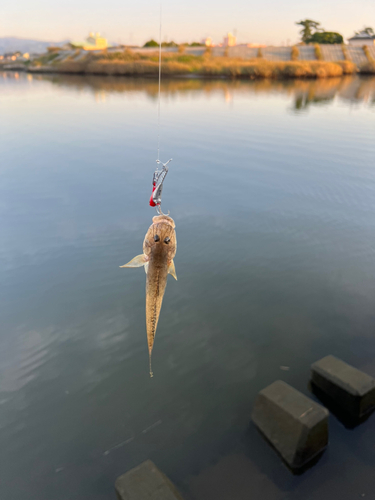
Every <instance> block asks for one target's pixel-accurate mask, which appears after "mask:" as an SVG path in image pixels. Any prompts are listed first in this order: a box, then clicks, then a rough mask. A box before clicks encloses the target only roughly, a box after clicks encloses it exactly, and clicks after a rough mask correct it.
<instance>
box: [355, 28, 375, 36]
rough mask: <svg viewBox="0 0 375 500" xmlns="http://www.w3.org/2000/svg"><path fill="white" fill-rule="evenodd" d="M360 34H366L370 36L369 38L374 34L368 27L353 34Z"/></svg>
mask: <svg viewBox="0 0 375 500" xmlns="http://www.w3.org/2000/svg"><path fill="white" fill-rule="evenodd" d="M361 33H366V35H370V36H374V35H375V32H374V30H373V29H372V28H370V26H367V28H366V27H364V28H362V29H361V30H360V31H356V32H355V34H356V35H360V34H361Z"/></svg>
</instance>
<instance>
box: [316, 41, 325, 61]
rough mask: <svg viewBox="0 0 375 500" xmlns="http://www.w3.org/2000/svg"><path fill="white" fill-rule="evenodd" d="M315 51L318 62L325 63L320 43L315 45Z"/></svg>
mask: <svg viewBox="0 0 375 500" xmlns="http://www.w3.org/2000/svg"><path fill="white" fill-rule="evenodd" d="M314 49H315V57H316V58H317V60H318V61H323V60H324V57H323V53H322V49H321V48H320V45H319V44H318V43H316V44H315V45H314Z"/></svg>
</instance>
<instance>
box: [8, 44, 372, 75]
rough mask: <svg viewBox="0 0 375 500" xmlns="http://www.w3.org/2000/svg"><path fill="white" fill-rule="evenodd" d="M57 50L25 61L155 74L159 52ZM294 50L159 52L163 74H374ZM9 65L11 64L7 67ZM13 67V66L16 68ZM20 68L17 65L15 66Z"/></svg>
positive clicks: (39, 66) (67, 69) (45, 66)
mask: <svg viewBox="0 0 375 500" xmlns="http://www.w3.org/2000/svg"><path fill="white" fill-rule="evenodd" d="M58 56H59V53H58V52H53V51H52V52H48V53H47V54H44V55H43V56H41V57H39V58H37V59H35V60H33V61H32V62H30V63H29V64H26V65H25V70H26V71H28V72H31V73H66V74H88V75H110V76H116V75H118V76H133V77H136V76H142V77H158V73H159V55H158V52H157V51H155V52H151V53H150V52H149V53H147V54H145V53H140V52H135V51H134V52H133V51H131V50H129V49H125V50H123V51H118V52H109V51H106V50H103V51H101V52H100V53H87V54H84V55H83V57H82V52H81V51H79V50H78V51H76V53H73V54H72V55H71V56H70V57H68V58H66V59H64V60H63V61H58V60H56V61H55V59H56V58H58ZM297 57H298V53H297V51H295V53H294V54H293V60H291V61H268V60H265V59H264V58H263V57H262V53H261V52H260V54H258V57H256V58H254V59H241V58H235V57H228V56H223V57H213V56H212V54H211V52H210V50H209V49H207V50H206V53H205V54H204V55H201V56H197V55H190V54H185V53H183V50H181V51H179V52H178V53H164V54H163V55H162V68H161V70H162V75H163V77H201V78H243V79H257V78H272V79H285V78H331V77H340V76H343V75H350V74H355V73H358V72H359V73H363V74H375V62H374V61H370V60H369V61H368V63H367V64H364V65H363V66H361V67H360V68H358V67H357V65H356V64H354V63H353V62H351V61H348V60H343V61H336V62H330V61H323V60H314V61H299V60H296V59H297ZM7 69H12V68H7ZM15 69H16V68H15ZM17 69H19V68H17Z"/></svg>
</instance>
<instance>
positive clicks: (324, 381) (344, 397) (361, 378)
mask: <svg viewBox="0 0 375 500" xmlns="http://www.w3.org/2000/svg"><path fill="white" fill-rule="evenodd" d="M311 381H312V383H313V384H315V385H316V386H317V387H318V388H319V389H320V390H322V391H323V392H324V393H325V394H327V396H329V397H330V398H331V399H332V400H333V401H334V402H335V403H336V404H337V405H339V406H340V407H341V408H342V409H343V410H345V411H346V412H348V413H350V414H351V415H353V416H354V417H358V418H361V417H363V416H365V415H366V414H367V413H368V412H371V410H373V409H374V408H375V380H374V379H373V378H372V377H370V376H369V375H367V374H366V373H363V372H361V371H360V370H357V369H356V368H354V367H353V366H350V365H348V364H347V363H344V361H341V359H338V358H335V357H334V356H326V357H325V358H323V359H320V360H319V361H317V362H316V363H313V364H312V365H311Z"/></svg>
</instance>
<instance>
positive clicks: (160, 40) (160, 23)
mask: <svg viewBox="0 0 375 500" xmlns="http://www.w3.org/2000/svg"><path fill="white" fill-rule="evenodd" d="M160 82H161V0H160V23H159V95H158V160H157V161H159V153H160Z"/></svg>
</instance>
